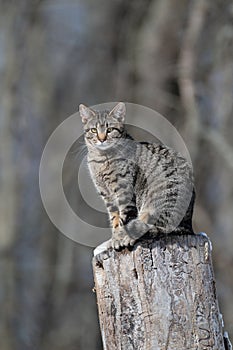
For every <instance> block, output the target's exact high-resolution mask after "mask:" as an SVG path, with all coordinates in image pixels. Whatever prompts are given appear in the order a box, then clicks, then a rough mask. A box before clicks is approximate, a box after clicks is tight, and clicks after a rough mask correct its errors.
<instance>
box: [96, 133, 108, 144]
mask: <svg viewBox="0 0 233 350" xmlns="http://www.w3.org/2000/svg"><path fill="white" fill-rule="evenodd" d="M98 139H99V140H100V142H104V141H105V140H106V134H105V133H102V132H101V133H99V134H98Z"/></svg>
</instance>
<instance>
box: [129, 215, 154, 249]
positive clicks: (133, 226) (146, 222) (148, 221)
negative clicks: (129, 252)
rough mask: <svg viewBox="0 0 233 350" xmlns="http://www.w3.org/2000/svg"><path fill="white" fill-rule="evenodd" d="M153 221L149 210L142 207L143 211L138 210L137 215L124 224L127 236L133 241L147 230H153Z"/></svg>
mask: <svg viewBox="0 0 233 350" xmlns="http://www.w3.org/2000/svg"><path fill="white" fill-rule="evenodd" d="M153 221H154V219H153V216H152V215H151V214H150V212H149V211H146V210H145V209H144V210H143V211H141V212H139V215H138V217H137V218H136V219H133V220H131V221H130V222H129V223H128V224H127V225H126V231H127V233H128V236H129V237H130V238H131V239H133V240H134V242H135V241H136V240H138V239H139V238H140V237H142V236H143V235H144V234H145V233H147V232H148V231H149V230H151V229H153V230H155V226H154V222H153Z"/></svg>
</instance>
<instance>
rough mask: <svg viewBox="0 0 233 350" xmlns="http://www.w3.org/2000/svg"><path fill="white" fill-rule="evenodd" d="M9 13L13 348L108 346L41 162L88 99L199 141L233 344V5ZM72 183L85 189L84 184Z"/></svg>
mask: <svg viewBox="0 0 233 350" xmlns="http://www.w3.org/2000/svg"><path fill="white" fill-rule="evenodd" d="M0 6H1V11H0V30H1V31H0V74H1V80H0V91H1V94H0V99H1V103H0V143H1V148H0V149H1V152H0V161H1V168H0V218H1V226H0V278H1V285H0V308H1V314H0V348H1V349H4V350H14V349H17V350H21V349H22V350H27V349H30V350H31V349H40V350H47V349H57V350H63V349H66V350H73V349H90V350H92V349H93V350H94V349H101V344H100V337H99V330H98V323H97V314H96V307H95V296H94V295H93V293H92V291H91V288H92V284H93V282H92V273H91V264H90V260H91V255H92V252H91V249H89V248H86V247H81V246H79V245H78V244H76V243H74V242H72V241H70V240H69V239H67V238H65V237H64V236H63V235H61V234H60V233H58V232H57V231H56V229H55V228H54V227H53V226H52V224H51V223H50V222H49V219H48V217H47V215H46V213H45V211H44V209H43V207H42V203H41V200H40V193H39V187H38V167H39V162H40V157H41V153H42V150H43V147H44V145H45V143H46V140H47V138H48V136H49V135H50V134H51V132H52V131H53V130H54V128H55V127H56V126H57V125H58V124H59V123H60V122H61V121H62V120H64V119H65V118H66V117H67V116H68V115H70V114H72V113H74V112H75V111H76V110H77V106H78V104H79V103H81V102H83V103H86V104H88V105H94V104H97V103H101V102H107V101H117V100H124V101H129V102H135V103H139V104H142V105H145V106H148V107H151V108H154V109H155V110H157V111H159V112H160V113H162V114H164V115H165V116H166V117H167V118H168V119H169V120H170V121H171V122H172V123H173V124H174V125H175V126H176V127H177V128H178V130H179V131H180V132H181V134H182V136H183V138H184V139H185V141H186V142H187V145H188V148H189V150H190V152H191V156H192V159H193V163H194V170H195V175H196V187H197V205H196V210H195V226H196V230H197V231H199V230H204V231H206V232H207V233H208V234H209V235H210V237H211V239H212V241H213V245H214V258H215V269H216V274H217V288H218V292H219V295H220V301H221V309H222V312H223V314H224V319H225V321H226V324H227V328H228V330H229V331H230V333H231V338H233V316H232V315H233V303H232V294H233V293H232V291H233V267H232V266H233V264H232V261H233V249H232V247H233V236H232V232H233V217H232V199H233V184H232V170H233V141H232V130H233V128H232V127H233V120H232V104H233V98H232V91H233V89H232V88H233V65H232V57H233V55H232V48H233V24H232V23H233V21H232V18H233V6H232V1H230V0H226V1H225V2H222V1H220V0H214V1H207V0H196V1H194V0H179V1H178V0H176V1H171V0H146V1H143V0H138V1H129V0H124V1H123V0H114V1H111V2H109V1H107V0H100V1H98V2H96V1H94V0H87V1H84V0H69V1H63V0H60V1H56V2H55V1H52V0H41V1H39V0H22V1H20V2H17V1H13V0H12V1H4V0H0ZM145 123H146V121H145ZM65 181H68V183H69V181H70V182H71V184H70V186H71V188H72V186H73V182H74V176H73V175H72V174H66V177H65ZM70 195H71V196H72V195H74V193H73V192H72V191H70ZM77 229H78V228H77ZM223 252H224V253H223ZM90 329H91V332H90Z"/></svg>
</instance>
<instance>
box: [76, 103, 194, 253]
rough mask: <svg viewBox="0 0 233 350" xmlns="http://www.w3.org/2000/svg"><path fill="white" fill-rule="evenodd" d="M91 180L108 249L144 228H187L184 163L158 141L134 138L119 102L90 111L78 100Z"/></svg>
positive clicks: (188, 191) (188, 174)
mask: <svg viewBox="0 0 233 350" xmlns="http://www.w3.org/2000/svg"><path fill="white" fill-rule="evenodd" d="M79 113H80V116H81V119H82V122H83V124H84V135H85V136H84V137H85V142H86V145H87V148H88V167H89V170H90V173H91V177H92V180H93V182H94V184H95V186H96V188H97V190H98V193H99V194H100V195H101V196H102V198H103V200H104V202H105V204H106V207H107V209H108V212H109V217H110V221H111V226H112V239H111V241H110V242H111V243H110V244H111V246H112V247H113V248H114V249H119V248H121V247H127V246H132V245H133V244H134V243H135V241H136V240H137V239H139V238H140V237H141V236H142V235H144V234H145V233H147V232H152V233H154V234H159V233H163V234H167V233H171V232H175V233H178V232H180V233H187V232H188V233H193V229H192V212H193V204H194V190H193V175H192V168H191V166H190V164H189V163H188V162H187V161H186V160H185V159H184V158H183V157H182V156H181V155H180V154H178V153H177V152H176V151H175V150H173V149H171V148H168V147H167V146H165V145H162V144H159V143H148V142H137V141H135V140H134V139H133V138H132V137H131V136H130V135H129V134H128V133H127V131H126V129H125V124H124V122H125V116H126V107H125V104H124V103H122V102H120V103H118V104H117V105H116V106H115V107H114V108H113V109H112V110H111V111H94V110H93V109H91V108H89V107H86V106H84V105H83V104H81V105H80V106H79Z"/></svg>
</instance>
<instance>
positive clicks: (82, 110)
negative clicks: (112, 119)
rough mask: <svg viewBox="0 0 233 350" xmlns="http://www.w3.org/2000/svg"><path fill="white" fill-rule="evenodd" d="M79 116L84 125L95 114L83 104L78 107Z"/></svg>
mask: <svg viewBox="0 0 233 350" xmlns="http://www.w3.org/2000/svg"><path fill="white" fill-rule="evenodd" d="M79 114H80V117H81V119H82V122H83V124H86V123H87V122H88V120H90V119H91V118H93V117H94V116H95V112H94V111H93V110H92V109H91V108H89V107H86V106H84V105H83V104H80V105H79Z"/></svg>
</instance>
